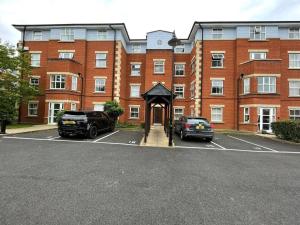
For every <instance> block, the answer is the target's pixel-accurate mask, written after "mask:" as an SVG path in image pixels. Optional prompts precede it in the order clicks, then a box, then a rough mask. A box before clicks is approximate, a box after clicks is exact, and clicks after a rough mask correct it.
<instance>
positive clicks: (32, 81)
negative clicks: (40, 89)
mask: <svg viewBox="0 0 300 225" xmlns="http://www.w3.org/2000/svg"><path fill="white" fill-rule="evenodd" d="M29 83H30V84H31V85H34V86H38V85H39V83H40V79H39V78H38V77H30V80H29Z"/></svg>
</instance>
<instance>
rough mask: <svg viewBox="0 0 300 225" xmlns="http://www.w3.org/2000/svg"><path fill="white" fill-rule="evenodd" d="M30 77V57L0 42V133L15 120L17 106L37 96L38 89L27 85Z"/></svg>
mask: <svg viewBox="0 0 300 225" xmlns="http://www.w3.org/2000/svg"><path fill="white" fill-rule="evenodd" d="M30 75H31V66H30V55H29V54H28V53H27V52H22V51H18V50H16V49H15V48H14V47H13V46H12V45H9V44H7V43H5V44H2V43H1V42H0V121H1V133H5V127H6V122H7V121H12V120H15V119H16V117H17V115H18V109H17V106H19V105H20V104H21V103H22V102H26V101H28V100H29V99H32V98H34V96H36V95H38V94H39V91H38V89H37V88H36V87H34V86H33V85H30V84H29V77H30Z"/></svg>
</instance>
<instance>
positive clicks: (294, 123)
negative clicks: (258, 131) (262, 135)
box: [271, 120, 300, 142]
mask: <svg viewBox="0 0 300 225" xmlns="http://www.w3.org/2000/svg"><path fill="white" fill-rule="evenodd" d="M271 126H272V130H273V132H274V133H275V135H276V136H277V137H279V138H281V139H284V140H290V141H294V142H300V120H286V121H278V122H273V123H272V124H271Z"/></svg>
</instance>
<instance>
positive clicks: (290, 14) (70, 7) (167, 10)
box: [0, 0, 300, 43]
mask: <svg viewBox="0 0 300 225" xmlns="http://www.w3.org/2000/svg"><path fill="white" fill-rule="evenodd" d="M228 20H234V21H235V20H300V0H181V1H178V0H0V38H1V39H2V41H9V42H11V43H16V42H17V41H18V40H19V39H20V33H19V32H18V31H16V30H15V29H14V28H13V27H12V26H11V24H43V23H50V24H51V23H116V22H118V23H122V22H124V23H125V24H126V27H127V30H128V32H129V36H130V38H145V36H146V33H147V32H149V31H152V30H158V29H162V30H168V31H173V30H176V34H177V36H178V37H179V38H187V36H188V34H189V32H190V30H191V27H192V24H193V22H194V21H228Z"/></svg>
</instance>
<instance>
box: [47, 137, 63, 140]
mask: <svg viewBox="0 0 300 225" xmlns="http://www.w3.org/2000/svg"><path fill="white" fill-rule="evenodd" d="M57 138H60V136H57V137H52V138H49V140H55V139H57Z"/></svg>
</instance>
